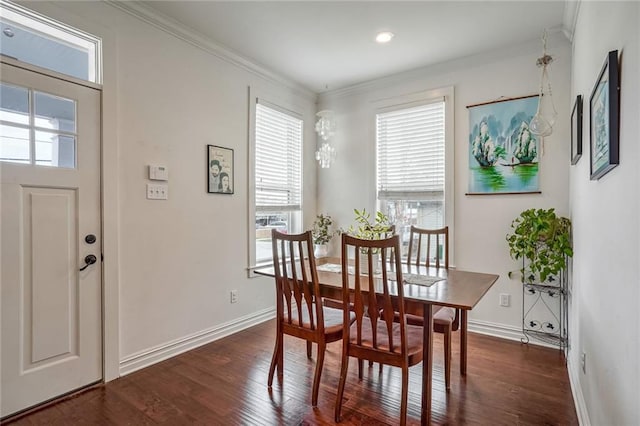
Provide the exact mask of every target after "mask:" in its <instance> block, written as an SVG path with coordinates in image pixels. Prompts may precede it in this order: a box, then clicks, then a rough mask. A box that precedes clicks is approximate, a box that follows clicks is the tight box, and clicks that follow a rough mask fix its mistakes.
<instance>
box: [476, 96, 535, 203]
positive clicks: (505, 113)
mask: <svg viewBox="0 0 640 426" xmlns="http://www.w3.org/2000/svg"><path fill="white" fill-rule="evenodd" d="M467 109H468V110H469V154H468V159H469V192H468V193H467V194H466V195H487V194H522V193H540V189H539V177H538V158H539V157H538V147H539V141H538V137H537V136H535V135H534V134H533V133H531V131H530V130H529V123H530V122H531V119H532V118H533V116H534V115H535V113H536V111H537V110H538V95H530V96H522V97H519V98H509V99H500V100H498V101H492V102H485V103H481V104H476V105H469V106H467Z"/></svg>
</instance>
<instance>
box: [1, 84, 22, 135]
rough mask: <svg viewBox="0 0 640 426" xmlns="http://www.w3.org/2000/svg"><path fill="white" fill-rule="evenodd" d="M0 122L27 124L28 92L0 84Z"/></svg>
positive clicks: (20, 88)
mask: <svg viewBox="0 0 640 426" xmlns="http://www.w3.org/2000/svg"><path fill="white" fill-rule="evenodd" d="M0 120H3V121H10V122H12V123H17V124H25V125H28V124H29V91H28V90H27V89H25V88H23V87H17V86H11V85H9V84H4V83H2V84H0Z"/></svg>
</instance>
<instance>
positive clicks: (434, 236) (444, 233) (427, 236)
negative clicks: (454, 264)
mask: <svg viewBox="0 0 640 426" xmlns="http://www.w3.org/2000/svg"><path fill="white" fill-rule="evenodd" d="M423 242H424V243H425V244H424V246H423ZM415 246H417V247H415ZM423 253H425V257H424V259H423V258H422V254H423ZM442 261H444V265H442V264H441V262H442ZM407 264H408V265H411V264H414V265H416V266H421V265H424V266H435V267H436V268H440V267H444V268H446V269H449V227H448V226H445V227H444V228H439V229H424V228H418V227H417V226H413V225H411V232H410V234H409V250H408V252H407Z"/></svg>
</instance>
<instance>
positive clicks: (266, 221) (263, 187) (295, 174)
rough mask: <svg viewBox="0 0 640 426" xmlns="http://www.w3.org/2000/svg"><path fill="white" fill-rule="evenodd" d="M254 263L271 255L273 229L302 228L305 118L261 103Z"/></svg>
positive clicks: (257, 127) (258, 110) (257, 134)
mask: <svg viewBox="0 0 640 426" xmlns="http://www.w3.org/2000/svg"><path fill="white" fill-rule="evenodd" d="M254 175H255V194H254V196H255V226H256V233H255V236H256V238H255V262H256V264H257V263H260V262H265V261H268V260H270V259H271V258H272V255H271V230H272V229H276V230H278V231H280V232H285V233H291V232H298V231H299V229H298V228H299V226H300V225H299V224H300V222H301V211H302V120H301V119H300V118H298V117H296V116H294V115H292V114H290V113H286V112H284V111H282V110H280V109H278V108H276V107H272V106H271V105H265V104H263V103H260V102H258V103H257V104H256V111H255V165H254Z"/></svg>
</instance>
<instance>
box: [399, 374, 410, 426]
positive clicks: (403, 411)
mask: <svg viewBox="0 0 640 426" xmlns="http://www.w3.org/2000/svg"><path fill="white" fill-rule="evenodd" d="M408 393H409V367H403V368H402V400H401V402H400V425H401V426H404V425H406V424H407V396H408Z"/></svg>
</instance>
